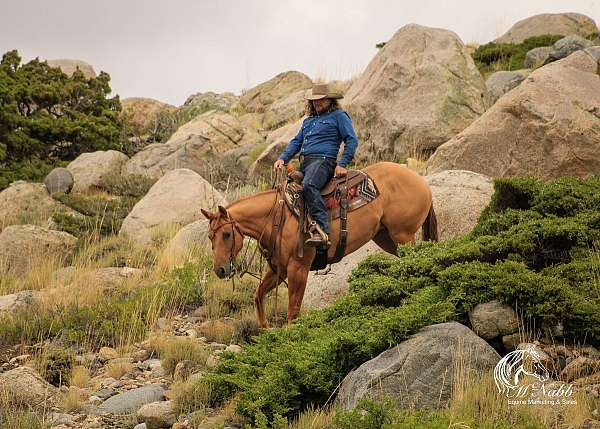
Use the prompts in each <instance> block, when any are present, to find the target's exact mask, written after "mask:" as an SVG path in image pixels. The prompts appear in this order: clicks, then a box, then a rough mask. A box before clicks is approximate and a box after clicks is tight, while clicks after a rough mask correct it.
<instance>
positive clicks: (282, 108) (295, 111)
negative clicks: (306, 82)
mask: <svg viewBox="0 0 600 429" xmlns="http://www.w3.org/2000/svg"><path fill="white" fill-rule="evenodd" d="M305 92H306V90H305V89H301V90H299V91H294V92H292V93H291V94H288V95H287V96H285V97H283V98H280V99H279V100H277V101H275V102H274V103H273V104H271V105H270V106H269V109H268V110H267V111H266V112H265V115H264V117H263V119H262V128H263V129H265V130H274V129H276V128H278V127H281V126H283V125H286V124H287V123H290V122H295V121H297V120H298V119H300V118H301V117H302V116H304V107H305V105H306V101H305V100H304V94H305Z"/></svg>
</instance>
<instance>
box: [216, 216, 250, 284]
mask: <svg viewBox="0 0 600 429" xmlns="http://www.w3.org/2000/svg"><path fill="white" fill-rule="evenodd" d="M225 225H233V229H234V231H233V237H231V249H230V252H229V276H228V277H227V279H228V280H229V279H231V278H232V277H233V276H234V275H235V273H236V271H237V267H236V266H235V256H233V253H234V251H235V233H236V232H238V233H239V234H240V235H241V236H242V240H243V239H244V233H243V232H242V229H241V228H240V224H239V223H238V222H237V221H236V220H234V219H231V218H230V219H229V220H228V221H226V222H223V223H220V224H219V225H217V227H216V228H213V227H211V226H210V225H209V228H208V238H209V239H210V240H211V242H212V240H213V238H214V237H215V234H216V232H217V231H218V230H219V229H221V228H223V227H224V226H225Z"/></svg>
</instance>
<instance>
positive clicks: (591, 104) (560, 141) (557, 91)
mask: <svg viewBox="0 0 600 429" xmlns="http://www.w3.org/2000/svg"><path fill="white" fill-rule="evenodd" d="M599 59H600V47H592V48H588V49H586V50H584V51H578V52H575V53H574V54H572V55H570V56H568V57H567V58H565V59H563V60H560V61H557V62H554V63H551V64H548V65H546V66H544V67H541V68H539V69H537V70H535V71H534V72H533V73H531V75H529V77H528V78H527V79H525V81H523V82H522V83H521V84H520V85H519V86H518V87H516V88H515V89H513V90H512V91H510V92H509V93H507V94H505V95H504V96H503V97H502V98H500V99H499V100H498V101H497V102H496V104H494V105H493V106H492V107H491V108H490V109H489V110H488V111H487V112H486V113H485V114H484V115H483V116H481V117H480V118H479V119H477V120H476V121H475V122H473V124H471V125H470V126H469V127H468V128H466V129H465V130H464V131H462V132H461V133H460V134H458V135H457V136H456V137H454V138H452V139H451V140H449V141H448V142H447V143H445V144H443V145H442V146H440V147H439V148H438V149H437V150H436V152H435V153H434V154H433V156H432V157H431V158H430V159H429V161H428V163H427V172H428V174H431V173H436V172H440V171H443V170H457V169H458V170H460V169H463V170H470V171H474V172H477V173H481V174H485V175H487V176H491V177H495V176H523V175H531V176H537V177H540V178H542V179H552V178H555V177H559V176H565V175H574V176H581V177H586V176H588V175H590V174H598V172H599V171H600V157H598V151H599V150H600V108H599V106H600V78H599V77H598V60H599Z"/></svg>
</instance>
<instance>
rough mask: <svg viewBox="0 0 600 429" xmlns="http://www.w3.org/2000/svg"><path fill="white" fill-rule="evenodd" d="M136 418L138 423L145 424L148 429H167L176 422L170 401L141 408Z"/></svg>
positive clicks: (175, 415) (153, 403)
mask: <svg viewBox="0 0 600 429" xmlns="http://www.w3.org/2000/svg"><path fill="white" fill-rule="evenodd" d="M137 418H138V422H144V423H146V427H147V428H148V429H163V428H165V429H168V428H170V427H171V426H173V424H175V422H176V421H177V414H176V413H175V409H174V407H173V403H172V402H171V401H161V402H152V403H150V404H146V405H144V406H142V407H141V408H140V409H139V410H138V412H137Z"/></svg>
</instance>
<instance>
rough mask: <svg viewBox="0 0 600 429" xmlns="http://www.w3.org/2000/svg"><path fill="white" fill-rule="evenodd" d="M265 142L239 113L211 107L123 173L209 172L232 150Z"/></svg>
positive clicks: (143, 153) (135, 159)
mask: <svg viewBox="0 0 600 429" xmlns="http://www.w3.org/2000/svg"><path fill="white" fill-rule="evenodd" d="M263 141H264V140H263V138H262V137H261V136H260V134H258V133H257V132H256V131H255V130H253V129H250V128H248V127H245V126H243V124H242V123H241V122H240V120H239V119H238V118H236V117H235V116H233V115H230V114H229V113H226V112H221V111H216V110H211V111H209V112H206V113H203V114H201V115H199V116H197V117H195V118H194V119H192V120H191V121H189V122H187V123H185V124H184V125H182V126H181V127H180V128H179V129H178V130H177V131H176V132H175V133H174V134H173V135H172V136H171V138H170V139H169V140H168V141H167V142H166V143H155V144H151V145H149V146H146V147H145V148H144V149H143V150H141V151H140V152H138V153H137V154H135V155H134V156H133V157H132V158H131V159H130V160H129V161H128V162H127V163H126V164H125V166H124V168H123V174H124V175H131V174H143V175H146V176H150V177H155V178H158V177H161V176H162V175H163V174H164V173H165V172H166V171H169V170H173V169H175V168H189V169H191V170H193V171H195V172H197V173H199V174H208V173H210V172H211V171H212V170H213V168H214V166H215V164H218V163H219V162H220V160H221V158H222V156H223V154H224V153H225V152H227V151H228V150H230V149H234V148H236V147H239V146H243V145H245V144H258V143H262V142H263Z"/></svg>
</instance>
